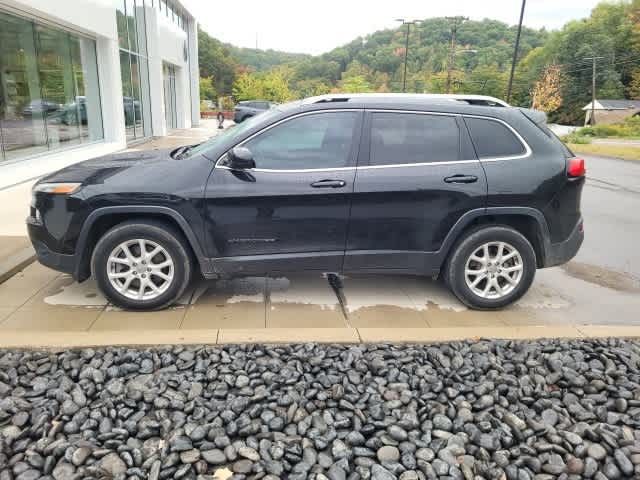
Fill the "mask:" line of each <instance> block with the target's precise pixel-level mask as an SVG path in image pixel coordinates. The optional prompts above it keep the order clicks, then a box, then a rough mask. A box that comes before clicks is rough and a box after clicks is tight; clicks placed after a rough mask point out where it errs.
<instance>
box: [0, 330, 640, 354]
mask: <svg viewBox="0 0 640 480" xmlns="http://www.w3.org/2000/svg"><path fill="white" fill-rule="evenodd" d="M611 337H618V338H638V337H640V326H637V327H633V326H621V325H612V326H575V327H548V326H532V327H515V328H509V327H500V328H493V327H485V328H483V327H480V328H476V329H472V331H471V332H470V329H468V328H420V329H418V328H406V329H403V328H398V329H385V328H360V329H355V328H295V329H294V328H268V329H251V330H249V329H226V328H225V329H220V330H218V329H209V330H144V331H143V330H140V331H136V330H127V331H117V330H103V331H48V332H47V331H38V332H33V331H20V330H1V331H0V348H47V349H54V350H55V349H60V348H83V347H106V346H130V347H151V346H160V345H221V344H251V343H258V344H265V343H268V344H288V343H324V344H331V343H340V344H358V343H364V344H367V343H371V344H378V343H396V344H401V343H403V344H433V343H442V342H454V341H463V340H471V341H478V340H480V339H511V340H536V339H544V338H562V339H567V340H572V339H573V340H579V339H583V340H586V339H589V338H611Z"/></svg>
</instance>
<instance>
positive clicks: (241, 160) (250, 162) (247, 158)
mask: <svg viewBox="0 0 640 480" xmlns="http://www.w3.org/2000/svg"><path fill="white" fill-rule="evenodd" d="M227 157H228V158H229V167H230V168H231V169H233V170H248V169H250V168H256V162H255V160H254V159H253V153H251V150H249V149H248V148H246V147H234V148H232V149H231V150H230V151H229V153H228V154H227Z"/></svg>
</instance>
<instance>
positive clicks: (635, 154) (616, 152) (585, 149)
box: [568, 143, 640, 161]
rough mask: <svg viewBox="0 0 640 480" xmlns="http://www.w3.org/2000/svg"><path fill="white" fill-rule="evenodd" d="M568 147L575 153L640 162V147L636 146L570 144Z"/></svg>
mask: <svg viewBox="0 0 640 480" xmlns="http://www.w3.org/2000/svg"><path fill="white" fill-rule="evenodd" d="M568 147H569V148H570V149H571V150H573V151H574V152H575V153H585V154H587V155H600V156H603V157H615V158H623V159H625V160H636V161H640V147H636V146H626V145H622V146H620V145H605V144H600V143H586V144H585V143H568Z"/></svg>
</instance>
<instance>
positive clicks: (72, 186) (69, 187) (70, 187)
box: [33, 183, 82, 195]
mask: <svg viewBox="0 0 640 480" xmlns="http://www.w3.org/2000/svg"><path fill="white" fill-rule="evenodd" d="M81 185H82V184H81V183H39V184H37V185H36V186H34V187H33V193H36V192H42V193H49V194H52V195H71V194H72V193H75V192H77V191H78V190H79V189H80V186H81Z"/></svg>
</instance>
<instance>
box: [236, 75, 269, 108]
mask: <svg viewBox="0 0 640 480" xmlns="http://www.w3.org/2000/svg"><path fill="white" fill-rule="evenodd" d="M233 96H234V97H235V99H236V100H237V101H239V102H241V101H243V100H255V99H257V98H261V97H262V83H261V81H260V79H259V78H258V77H257V76H256V75H255V74H252V73H249V72H245V73H242V74H240V75H239V76H238V77H237V78H236V81H235V82H234V83H233Z"/></svg>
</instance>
